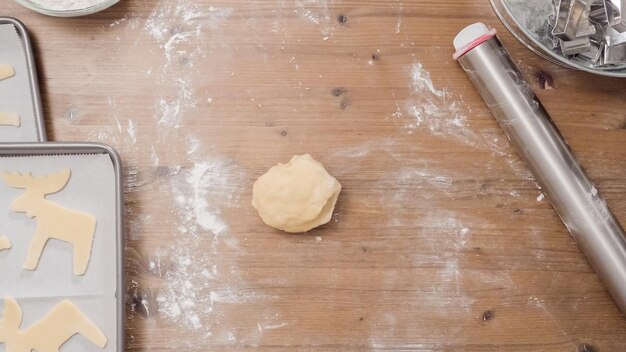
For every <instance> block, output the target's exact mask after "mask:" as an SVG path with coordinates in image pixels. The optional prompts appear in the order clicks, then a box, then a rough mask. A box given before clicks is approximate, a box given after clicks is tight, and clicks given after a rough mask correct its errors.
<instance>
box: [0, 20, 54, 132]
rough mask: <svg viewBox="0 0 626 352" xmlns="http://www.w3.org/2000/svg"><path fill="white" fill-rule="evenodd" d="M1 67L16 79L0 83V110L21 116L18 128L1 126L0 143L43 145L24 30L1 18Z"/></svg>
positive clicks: (33, 70)
mask: <svg viewBox="0 0 626 352" xmlns="http://www.w3.org/2000/svg"><path fill="white" fill-rule="evenodd" d="M0 64H7V65H11V66H13V67H14V68H15V76H14V77H11V78H9V79H6V80H3V81H0V111H3V112H14V113H18V114H19V115H20V119H21V125H20V126H19V127H13V126H0V142H45V141H46V131H45V122H44V118H43V109H42V106H41V95H40V93H39V83H38V81H37V70H36V66H35V57H34V55H33V50H32V46H31V42H30V39H29V37H28V32H27V30H26V27H25V26H24V24H22V22H20V21H18V20H17V19H14V18H10V17H0Z"/></svg>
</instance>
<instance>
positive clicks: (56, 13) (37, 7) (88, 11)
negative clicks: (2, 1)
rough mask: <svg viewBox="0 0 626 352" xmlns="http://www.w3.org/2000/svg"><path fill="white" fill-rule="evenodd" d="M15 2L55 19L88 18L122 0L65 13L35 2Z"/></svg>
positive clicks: (109, 0)
mask: <svg viewBox="0 0 626 352" xmlns="http://www.w3.org/2000/svg"><path fill="white" fill-rule="evenodd" d="M15 1H16V2H17V3H18V4H20V5H22V6H24V7H26V8H29V9H31V10H33V11H36V12H39V13H41V14H44V15H48V16H55V17H78V16H87V15H91V14H94V13H96V12H99V11H102V10H104V9H106V8H109V7H111V6H113V5H115V4H116V3H118V2H119V1H120V0H101V1H100V2H98V1H95V2H96V3H95V4H94V5H91V6H87V7H84V8H78V9H71V10H65V11H60V10H57V9H50V8H47V7H46V6H43V5H40V4H38V3H36V2H35V1H34V0H15Z"/></svg>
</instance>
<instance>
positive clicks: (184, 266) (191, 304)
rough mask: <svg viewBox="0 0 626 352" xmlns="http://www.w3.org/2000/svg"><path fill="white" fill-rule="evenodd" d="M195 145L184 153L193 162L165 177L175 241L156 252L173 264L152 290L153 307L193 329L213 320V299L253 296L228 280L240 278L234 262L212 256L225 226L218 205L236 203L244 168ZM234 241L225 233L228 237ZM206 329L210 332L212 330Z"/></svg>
mask: <svg viewBox="0 0 626 352" xmlns="http://www.w3.org/2000/svg"><path fill="white" fill-rule="evenodd" d="M196 150H197V151H198V152H193V153H190V154H189V159H190V161H191V163H192V165H191V166H190V167H188V168H183V167H181V168H179V169H177V170H176V171H175V172H174V174H173V175H171V177H170V183H171V193H172V195H173V196H174V204H175V213H176V214H177V216H178V219H179V220H178V221H177V224H178V228H177V232H176V234H175V243H174V245H172V246H170V247H168V249H167V250H165V249H163V250H162V253H160V255H159V256H158V258H157V260H158V261H161V260H169V261H171V262H172V263H173V264H174V266H173V270H171V271H168V272H167V273H166V275H165V277H164V278H165V287H164V288H163V289H162V291H161V292H160V293H159V294H158V296H157V304H158V309H157V311H158V312H159V313H160V314H161V315H162V316H163V317H165V318H167V319H169V320H171V321H173V322H176V323H179V324H180V325H181V326H184V327H187V328H190V329H194V330H197V329H200V328H203V329H204V328H207V326H209V327H210V326H211V325H214V324H216V323H217V322H216V321H215V318H216V316H215V314H214V308H215V307H216V305H218V304H238V303H244V302H247V301H250V300H252V299H255V298H256V297H257V295H256V294H255V293H253V292H246V291H239V290H237V289H235V286H234V285H232V283H229V282H230V280H233V279H235V280H236V281H240V280H241V278H239V277H238V276H239V274H238V270H237V267H236V266H234V264H232V265H229V266H226V267H224V266H223V265H222V264H220V263H219V262H216V261H214V260H213V258H215V257H217V254H218V253H217V252H218V247H219V245H220V243H222V242H223V236H226V235H227V232H228V226H227V223H226V221H225V220H224V219H223V217H222V214H221V209H222V207H228V206H234V205H236V204H237V202H238V201H239V200H238V196H239V190H240V188H241V184H242V183H243V182H244V181H245V173H244V172H243V171H241V170H240V169H239V168H238V167H237V165H236V164H234V163H233V162H230V161H228V160H224V159H222V158H219V157H209V158H207V157H202V156H201V155H200V154H199V151H200V150H199V149H198V147H196ZM234 242H236V241H234V239H232V238H230V239H229V243H231V244H232V243H234ZM198 248H202V251H199V250H198ZM157 266H160V264H157V265H155V267H157ZM224 276H226V278H224ZM225 280H227V281H225ZM241 281H242V280H241ZM207 331H208V332H209V336H210V334H211V330H210V329H208V330H207Z"/></svg>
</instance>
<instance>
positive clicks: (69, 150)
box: [0, 142, 126, 352]
mask: <svg viewBox="0 0 626 352" xmlns="http://www.w3.org/2000/svg"><path fill="white" fill-rule="evenodd" d="M62 154H66V155H72V154H107V155H109V157H110V158H111V162H113V170H114V172H115V193H116V194H115V199H116V202H115V203H116V204H115V208H116V212H117V215H118V216H117V222H116V224H115V228H116V232H117V236H116V237H117V238H116V240H117V261H116V262H117V290H116V293H115V296H116V299H117V317H118V326H117V351H118V352H122V351H124V346H125V341H126V338H125V330H124V326H125V322H126V313H125V293H126V287H125V284H124V262H125V260H124V233H123V232H122V231H123V223H124V211H123V204H124V202H123V198H122V197H123V192H122V161H121V158H120V155H119V154H118V153H117V151H116V150H115V149H113V147H111V146H108V145H106V144H102V143H92V142H47V143H40V142H24V143H0V156H27V155H62Z"/></svg>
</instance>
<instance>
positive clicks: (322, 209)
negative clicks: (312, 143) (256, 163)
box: [252, 154, 341, 233]
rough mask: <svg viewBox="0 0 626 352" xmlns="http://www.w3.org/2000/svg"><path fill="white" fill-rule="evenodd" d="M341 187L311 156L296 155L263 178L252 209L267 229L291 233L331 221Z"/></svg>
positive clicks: (256, 184) (254, 196)
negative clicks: (267, 226) (254, 209)
mask: <svg viewBox="0 0 626 352" xmlns="http://www.w3.org/2000/svg"><path fill="white" fill-rule="evenodd" d="M339 192H341V184H340V183H339V181H337V179H335V178H334V177H333V176H331V175H330V174H329V173H328V171H326V169H325V168H324V165H322V164H321V163H319V162H317V161H316V160H315V159H313V158H312V157H311V156H310V155H309V154H304V155H296V156H294V157H293V158H291V161H289V163H287V164H278V165H276V166H274V167H272V168H271V169H270V170H269V171H268V172H267V173H265V174H264V175H263V176H261V177H259V179H258V180H257V181H256V182H255V183H254V187H253V189H252V205H253V206H254V207H255V208H256V210H257V211H258V212H259V215H260V216H261V219H263V222H264V223H266V224H267V225H269V226H271V227H273V228H276V229H279V230H283V231H286V232H291V233H298V232H306V231H309V230H311V229H313V228H315V227H318V226H320V225H323V224H326V223H328V222H329V221H330V219H331V218H332V215H333V209H334V208H335V203H336V202H337V197H339Z"/></svg>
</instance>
